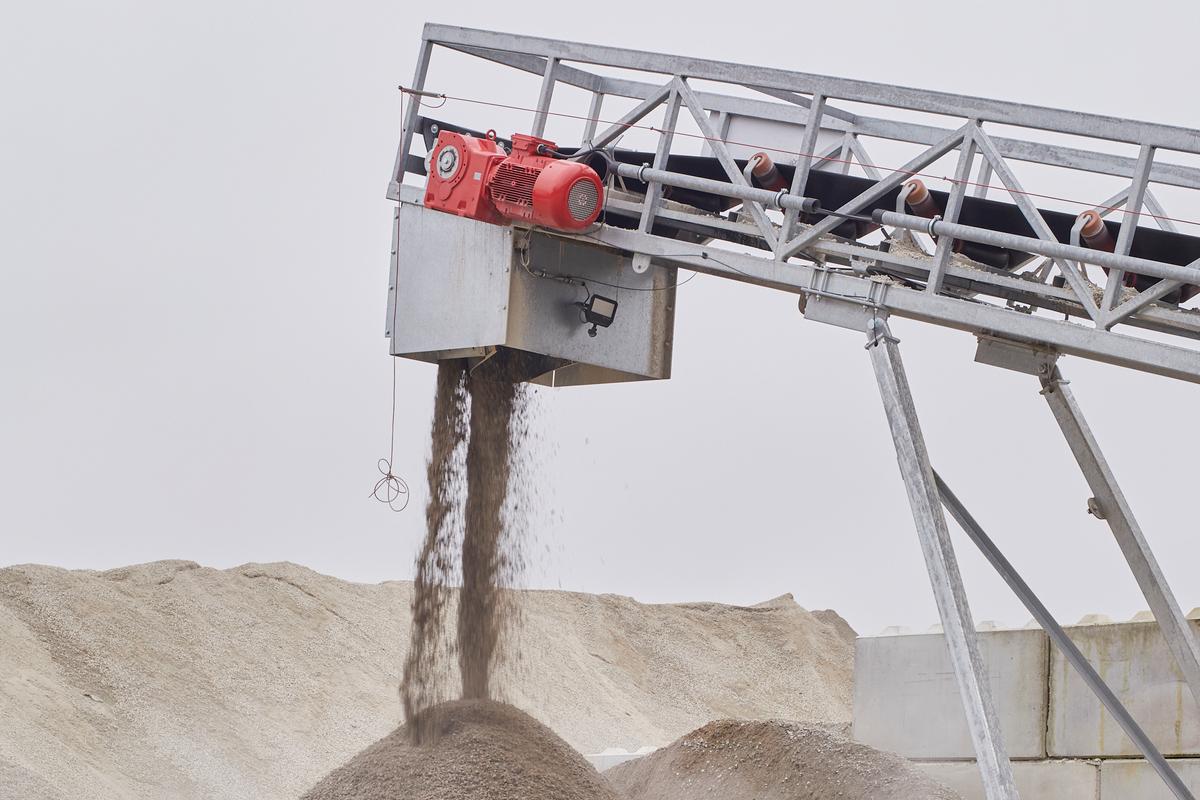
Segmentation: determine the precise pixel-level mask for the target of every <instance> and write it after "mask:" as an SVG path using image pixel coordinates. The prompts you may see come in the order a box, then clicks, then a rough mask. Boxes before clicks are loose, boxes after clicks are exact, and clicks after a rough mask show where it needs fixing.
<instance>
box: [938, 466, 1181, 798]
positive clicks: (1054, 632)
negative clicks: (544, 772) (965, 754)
mask: <svg viewBox="0 0 1200 800" xmlns="http://www.w3.org/2000/svg"><path fill="white" fill-rule="evenodd" d="M933 478H934V480H935V481H937V488H938V494H939V495H940V496H941V498H942V505H944V506H945V507H946V510H947V511H949V512H950V516H952V517H954V521H955V522H957V523H958V525H959V527H960V528H962V529H963V531H964V532H965V533H966V534H967V536H968V538H970V540H971V541H972V542H974V543H975V546H976V547H978V548H979V552H981V553H982V554H983V557H984V558H986V559H987V560H988V562H989V563H991V565H992V566H993V567H994V568H995V570H996V572H998V573H999V574H1000V577H1001V578H1003V579H1004V582H1005V583H1007V584H1008V587H1009V588H1010V589H1012V590H1013V594H1015V595H1016V596H1017V598H1018V599H1019V600H1020V601H1021V604H1022V605H1024V606H1025V609H1026V610H1027V611H1029V613H1030V614H1031V615H1032V616H1033V618H1034V619H1035V620H1037V622H1038V624H1039V625H1041V626H1042V630H1044V631H1045V632H1046V634H1047V635H1048V636H1049V637H1050V641H1051V642H1053V643H1054V646H1055V647H1057V648H1058V650H1059V652H1061V653H1062V654H1063V656H1064V657H1065V658H1066V659H1067V661H1068V662H1070V664H1071V666H1072V667H1074V668H1075V671H1076V672H1078V673H1079V676H1080V677H1081V678H1082V679H1083V682H1084V683H1086V684H1087V685H1088V687H1089V688H1090V689H1091V690H1092V692H1093V693H1094V694H1095V695H1096V697H1097V698H1099V700H1100V702H1101V703H1102V704H1104V707H1105V709H1107V710H1108V713H1109V714H1112V716H1113V719H1115V720H1116V721H1117V724H1118V725H1120V726H1121V730H1123V731H1125V735H1126V736H1128V737H1129V739H1130V741H1132V742H1133V743H1134V745H1135V746H1136V747H1137V749H1138V750H1139V751H1140V752H1141V754H1142V756H1143V757H1145V759H1146V762H1147V763H1148V764H1149V765H1150V766H1151V767H1153V768H1154V771H1155V772H1157V773H1158V776H1159V777H1160V778H1162V780H1163V783H1165V784H1166V785H1167V788H1168V789H1170V790H1171V793H1172V794H1174V795H1175V797H1176V798H1177V799H1178V800H1195V797H1194V796H1193V795H1192V793H1191V791H1190V790H1189V789H1188V788H1187V786H1186V785H1185V784H1184V782H1183V779H1181V778H1180V777H1179V773H1177V772H1176V771H1175V770H1173V769H1171V766H1170V765H1169V764H1168V763H1167V760H1166V759H1165V758H1163V755H1162V753H1160V752H1159V750H1158V748H1157V747H1155V745H1154V742H1152V741H1150V737H1149V736H1147V735H1146V732H1145V731H1143V730H1142V728H1141V726H1140V725H1138V724H1137V721H1136V720H1134V718H1133V716H1132V715H1130V713H1129V711H1128V710H1127V709H1126V708H1125V706H1124V705H1123V704H1122V703H1121V701H1120V699H1118V698H1117V696H1116V695H1115V694H1113V691H1112V689H1110V688H1108V684H1106V683H1105V682H1104V679H1103V678H1101V677H1100V673H1098V672H1096V669H1095V667H1093V666H1092V665H1091V663H1089V662H1088V660H1087V657H1086V656H1084V654H1083V653H1082V652H1080V650H1079V648H1078V647H1077V646H1076V645H1075V643H1074V642H1073V641H1071V637H1069V636H1067V632H1066V631H1064V630H1063V629H1062V626H1061V625H1059V624H1058V621H1057V620H1055V619H1054V616H1053V615H1052V614H1051V613H1050V611H1049V609H1047V608H1046V606H1045V605H1043V604H1042V601H1041V600H1039V599H1038V596H1037V595H1036V594H1034V592H1033V589H1031V588H1029V584H1027V583H1026V582H1025V580H1024V579H1023V578H1022V577H1021V575H1020V573H1018V572H1017V570H1016V568H1015V567H1013V565H1012V563H1011V562H1010V561H1009V560H1008V559H1007V558H1005V557H1004V554H1003V553H1002V552H1000V548H998V547H997V546H996V543H995V542H993V541H992V539H991V537H989V536H988V535H987V533H986V532H985V531H984V530H983V527H982V526H981V525H980V524H979V523H978V522H976V521H975V518H974V517H973V516H971V512H969V511H967V508H966V506H964V505H963V504H962V501H960V500H959V499H958V498H957V497H955V496H954V493H953V492H951V491H950V487H948V486H947V485H946V482H945V481H943V480H942V476H941V475H938V474H937V472H934V473H933Z"/></svg>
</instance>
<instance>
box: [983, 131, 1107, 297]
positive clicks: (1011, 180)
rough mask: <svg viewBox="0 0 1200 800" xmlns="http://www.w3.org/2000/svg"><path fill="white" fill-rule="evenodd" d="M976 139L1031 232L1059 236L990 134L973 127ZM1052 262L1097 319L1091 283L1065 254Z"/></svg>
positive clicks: (1051, 237) (1049, 238)
mask: <svg viewBox="0 0 1200 800" xmlns="http://www.w3.org/2000/svg"><path fill="white" fill-rule="evenodd" d="M975 143H976V144H977V145H979V152H980V153H982V154H983V157H984V159H985V160H986V162H987V163H988V164H990V165H991V167H992V170H993V172H994V173H995V174H996V176H997V177H999V178H1000V182H1001V183H1003V184H1004V186H1005V188H1006V189H1008V191H1009V194H1011V195H1012V198H1013V202H1015V203H1016V204H1017V207H1018V208H1020V209H1021V213H1022V214H1024V215H1025V219H1026V220H1027V221H1028V222H1029V225H1030V227H1032V228H1033V231H1034V234H1035V235H1036V236H1037V237H1038V238H1039V239H1042V240H1044V241H1048V242H1057V241H1058V239H1056V238H1055V236H1054V233H1053V232H1051V230H1050V226H1049V225H1047V224H1046V220H1044V219H1043V218H1042V215H1041V212H1039V211H1038V209H1037V206H1035V205H1034V204H1033V201H1032V200H1031V199H1030V198H1029V195H1028V194H1026V193H1025V191H1024V189H1022V188H1021V182H1020V181H1019V180H1017V176H1016V175H1015V174H1014V173H1013V171H1012V169H1011V168H1010V167H1009V166H1008V164H1007V163H1006V162H1005V161H1004V156H1002V155H1000V151H999V150H997V149H996V145H995V143H994V142H993V141H992V140H991V137H989V136H988V135H987V134H986V133H984V132H983V128H981V127H976V129H975ZM1054 263H1055V264H1056V265H1057V266H1058V268H1059V269H1060V270H1061V271H1062V273H1063V275H1064V276H1065V277H1066V279H1067V282H1068V283H1070V284H1071V288H1072V289H1074V290H1075V295H1076V298H1077V299H1078V300H1079V304H1080V305H1081V306H1083V309H1084V311H1086V312H1087V314H1088V316H1089V317H1091V318H1092V319H1093V320H1097V319H1099V317H1100V307H1099V306H1098V305H1097V304H1096V298H1095V297H1093V296H1092V289H1091V284H1089V283H1088V281H1087V278H1085V277H1084V276H1083V272H1082V270H1080V268H1079V265H1078V264H1075V263H1074V262H1072V261H1069V260H1067V259H1065V258H1055V259H1054Z"/></svg>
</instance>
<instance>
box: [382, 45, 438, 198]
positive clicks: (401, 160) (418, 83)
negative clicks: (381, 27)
mask: <svg viewBox="0 0 1200 800" xmlns="http://www.w3.org/2000/svg"><path fill="white" fill-rule="evenodd" d="M431 55H433V42H431V41H429V40H428V39H424V40H422V41H421V49H420V51H419V52H418V53H417V66H416V69H415V70H413V81H412V88H413V89H415V90H417V91H421V90H422V89H424V88H425V78H426V76H428V74H429V58H430V56H431ZM403 96H404V95H401V97H403ZM420 115H421V101H420V95H413V96H412V97H410V98H409V102H408V105H407V106H405V112H404V118H403V119H402V120H401V121H400V126H401V127H400V146H399V147H398V148H397V150H396V165H395V166H394V167H393V168H392V180H391V183H389V184H388V190H387V197H388V199H389V200H399V199H400V184H402V183H404V173H405V171H406V166H405V165H406V164H407V163H408V151H409V148H411V147H412V137H413V131H414V130H416V127H417V118H418V117H419V116H420Z"/></svg>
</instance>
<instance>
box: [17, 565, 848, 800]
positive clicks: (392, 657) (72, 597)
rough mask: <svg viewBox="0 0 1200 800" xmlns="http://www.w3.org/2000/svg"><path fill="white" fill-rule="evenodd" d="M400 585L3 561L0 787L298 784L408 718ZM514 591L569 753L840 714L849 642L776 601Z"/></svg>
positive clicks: (150, 789) (546, 704) (265, 787)
mask: <svg viewBox="0 0 1200 800" xmlns="http://www.w3.org/2000/svg"><path fill="white" fill-rule="evenodd" d="M411 600H412V584H411V583H408V582H399V581H397V582H388V583H383V584H378V585H367V584H356V583H348V582H346V581H342V580H338V579H336V578H331V577H328V576H325V575H320V574H318V573H316V572H313V571H312V570H309V569H305V568H304V567H299V566H296V565H294V564H247V565H244V566H241V567H235V568H232V569H226V570H218V569H212V568H209V567H202V566H199V565H197V564H195V563H192V562H186V561H173V562H156V563H153V564H143V565H140V566H133V567H123V568H121V569H115V570H111V571H108V572H92V571H68V570H64V569H59V568H56V567H43V566H20V567H9V568H5V569H0V642H3V646H2V647H0V798H4V800H8V797H9V795H8V794H7V793H8V792H9V789H10V788H11V787H13V786H20V787H22V791H20V792H17V793H16V794H15V797H19V798H21V800H43V798H54V800H58V798H71V799H72V800H78V798H104V800H123V799H124V798H139V799H140V798H145V799H146V800H161V798H164V797H170V798H172V800H201V799H203V800H209V798H213V797H221V798H223V799H224V800H242V799H243V798H244V799H245V800H251V799H252V800H277V799H278V800H284V798H287V800H295V798H296V797H298V796H299V795H300V794H301V793H302V792H303V791H305V790H306V789H308V788H310V787H311V786H313V785H314V784H315V783H316V782H317V780H318V779H320V777H321V776H322V775H325V774H326V773H328V772H329V770H331V769H333V768H334V767H335V766H337V765H339V764H342V763H343V762H345V761H346V760H347V759H349V758H350V757H351V756H353V755H354V754H355V753H357V752H359V751H360V750H362V749H363V748H364V747H367V746H368V745H370V744H371V743H372V742H375V741H376V740H378V739H379V738H380V737H382V736H385V735H387V734H388V733H389V732H390V731H392V730H394V729H395V728H396V726H397V725H398V724H399V723H400V722H401V721H402V719H403V716H402V711H401V708H400V701H399V698H398V696H397V692H396V686H397V684H398V683H399V681H400V666H401V665H402V664H403V663H404V657H405V654H406V653H407V651H408V632H409V623H410V618H409V613H410V604H411ZM521 606H522V608H523V624H522V626H521V629H520V637H521V641H520V648H521V650H522V651H523V653H524V656H523V660H522V664H521V665H520V668H521V669H522V670H523V675H522V678H523V680H522V681H521V683H520V686H521V687H525V688H521V689H519V690H518V691H515V692H512V693H511V697H510V700H511V702H512V703H513V704H514V705H515V706H517V707H518V708H522V709H525V710H526V711H528V712H530V713H531V714H532V715H533V716H534V717H535V718H537V719H538V720H540V721H541V722H543V723H545V724H546V725H548V726H549V727H550V728H551V729H552V730H554V731H555V732H556V733H557V734H558V735H559V736H561V737H563V738H564V739H565V740H566V741H567V742H568V743H569V744H570V745H571V746H572V747H574V748H575V749H576V750H579V751H581V752H585V753H596V752H600V751H601V750H603V749H604V748H606V747H621V748H625V749H631V750H632V749H637V748H638V747H641V746H643V745H665V744H668V743H669V742H671V741H672V740H673V739H676V738H678V737H679V736H681V735H683V734H684V733H686V732H688V731H690V730H693V729H694V728H697V727H699V726H700V725H703V724H704V723H705V722H708V721H709V720H712V719H717V718H722V717H738V718H772V717H786V718H789V719H800V720H806V721H813V722H823V723H845V722H848V721H849V719H850V702H851V673H852V668H853V664H852V659H853V651H852V649H851V647H850V646H849V645H848V644H846V643H845V642H844V641H843V640H842V639H841V638H840V637H839V636H838V634H837V633H836V632H835V630H834V629H833V628H831V627H829V626H827V625H824V624H822V623H821V622H819V621H817V620H816V619H815V618H814V617H813V616H812V615H811V614H809V613H808V612H807V611H805V610H803V609H802V608H800V607H799V606H798V605H796V604H795V603H794V602H791V601H790V599H789V600H787V601H786V602H783V603H776V604H773V606H772V607H770V608H737V607H732V606H722V605H715V604H689V605H643V604H641V603H638V602H635V601H634V600H631V599H629V598H627V597H618V596H615V595H599V596H598V595H587V594H574V593H567V592H524V593H522V600H521ZM456 614H457V611H456V609H455V608H453V606H452V607H451V609H450V611H449V614H448V616H449V620H450V626H451V629H453V625H454V619H455V617H456ZM517 666H518V665H512V666H511V667H510V668H511V669H516V668H517ZM506 669H507V668H506ZM25 787H29V789H28V790H25ZM13 791H14V792H15V791H16V790H15V789H13Z"/></svg>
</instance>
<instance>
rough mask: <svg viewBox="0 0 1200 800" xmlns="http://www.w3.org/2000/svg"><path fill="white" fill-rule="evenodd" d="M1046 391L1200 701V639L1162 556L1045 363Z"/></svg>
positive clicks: (1099, 509)
mask: <svg viewBox="0 0 1200 800" xmlns="http://www.w3.org/2000/svg"><path fill="white" fill-rule="evenodd" d="M1040 379H1041V382H1042V396H1043V397H1045V398H1046V402H1047V403H1049V404H1050V410H1051V411H1052V412H1054V419H1055V420H1056V421H1057V422H1058V426H1059V427H1060V428H1061V429H1062V432H1063V436H1065V437H1066V439H1067V444H1068V445H1070V447H1071V452H1072V453H1073V454H1074V455H1075V460H1076V461H1077V462H1079V468H1080V469H1081V470H1082V471H1083V477H1084V478H1086V479H1087V482H1088V486H1090V487H1091V489H1092V494H1093V495H1094V496H1095V503H1094V509H1093V513H1095V514H1096V516H1098V517H1100V518H1101V519H1103V520H1104V521H1105V522H1107V523H1108V527H1109V528H1111V529H1112V533H1113V537H1114V538H1115V539H1116V540H1117V545H1118V546H1119V547H1120V548H1121V553H1122V554H1123V555H1124V556H1125V560H1126V561H1127V562H1129V568H1130V569H1131V570H1132V571H1133V577H1134V578H1135V579H1137V582H1138V586H1140V587H1141V589H1142V594H1143V595H1145V597H1146V602H1147V603H1148V604H1149V605H1150V610H1151V611H1152V612H1154V619H1155V620H1156V621H1157V622H1158V626H1159V627H1160V628H1161V629H1162V633H1163V638H1164V639H1166V642H1167V647H1168V649H1170V651H1171V655H1172V656H1173V657H1174V659H1175V663H1176V665H1177V666H1178V667H1179V671H1180V673H1182V674H1183V678H1184V680H1185V681H1186V682H1187V685H1188V688H1189V689H1190V690H1191V692H1192V697H1193V698H1195V700H1196V702H1197V703H1198V704H1200V642H1198V641H1197V639H1196V636H1195V635H1194V634H1193V633H1192V629H1191V626H1190V625H1189V624H1188V621H1187V618H1186V617H1185V616H1184V615H1183V610H1182V609H1181V608H1180V607H1179V603H1178V601H1176V599H1175V595H1174V594H1172V593H1171V587H1170V586H1168V585H1167V579H1166V578H1165V577H1164V576H1163V573H1162V569H1161V568H1160V567H1159V565H1158V560H1157V559H1156V558H1155V557H1154V552H1153V551H1152V550H1151V549H1150V544H1149V543H1148V542H1147V541H1146V537H1145V536H1143V535H1142V529H1141V527H1140V526H1139V525H1138V522H1137V520H1136V519H1135V518H1134V516H1133V511H1132V509H1130V507H1129V503H1128V502H1126V500H1125V495H1124V494H1122V492H1121V487H1120V485H1119V484H1118V483H1117V479H1116V477H1114V476H1113V473H1112V470H1110V469H1109V467H1108V462H1107V461H1105V460H1104V453H1102V452H1101V451H1100V445H1099V444H1097V442H1096V438H1095V437H1094V436H1093V435H1092V431H1091V429H1090V428H1089V427H1088V424H1087V420H1085V419H1084V417H1083V412H1082V411H1080V410H1079V405H1078V404H1077V403H1076V402H1075V396H1074V395H1073V394H1072V393H1071V389H1070V387H1068V386H1067V383H1068V382H1067V381H1066V380H1064V379H1063V377H1062V374H1061V373H1060V372H1059V371H1058V368H1057V367H1056V366H1052V365H1047V369H1046V372H1045V373H1044V374H1043V375H1042V376H1040Z"/></svg>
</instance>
